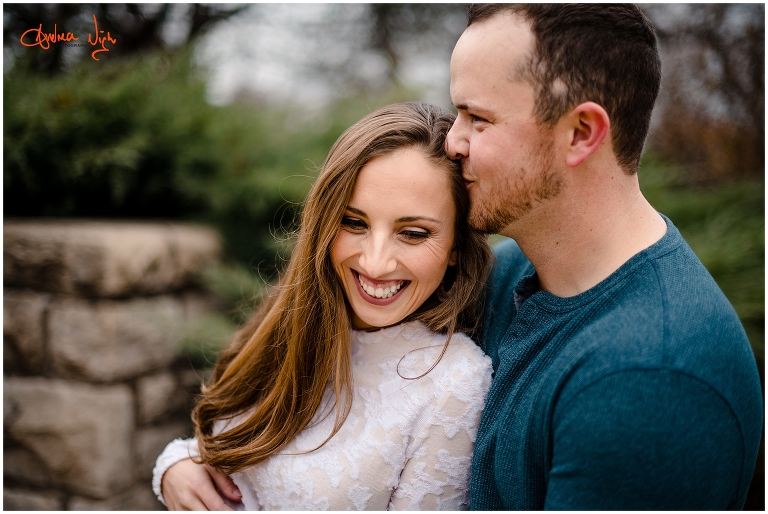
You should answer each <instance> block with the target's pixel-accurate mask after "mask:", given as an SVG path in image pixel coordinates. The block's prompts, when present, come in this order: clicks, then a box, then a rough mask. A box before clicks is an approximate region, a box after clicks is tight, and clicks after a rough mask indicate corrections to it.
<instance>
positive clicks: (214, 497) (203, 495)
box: [200, 489, 233, 510]
mask: <svg viewBox="0 0 768 514" xmlns="http://www.w3.org/2000/svg"><path fill="white" fill-rule="evenodd" d="M200 499H201V500H202V502H203V504H205V505H204V507H203V510H233V509H232V507H230V506H229V505H227V504H226V503H224V500H223V499H222V498H221V496H219V493H217V492H216V491H211V489H205V490H203V491H200Z"/></svg>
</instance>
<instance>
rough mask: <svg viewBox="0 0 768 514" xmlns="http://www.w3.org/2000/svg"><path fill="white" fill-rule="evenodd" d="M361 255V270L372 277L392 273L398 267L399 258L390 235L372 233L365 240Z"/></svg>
mask: <svg viewBox="0 0 768 514" xmlns="http://www.w3.org/2000/svg"><path fill="white" fill-rule="evenodd" d="M362 250H363V251H362V253H361V255H360V259H359V264H360V267H361V268H362V269H361V270H360V271H362V272H363V273H365V274H366V275H368V276H369V277H371V278H379V277H383V276H385V275H386V274H387V273H392V272H393V271H395V269H396V268H397V260H396V258H395V252H394V249H393V248H392V243H391V241H390V240H389V238H388V237H385V236H380V235H372V236H371V237H368V238H366V240H365V242H363V249H362Z"/></svg>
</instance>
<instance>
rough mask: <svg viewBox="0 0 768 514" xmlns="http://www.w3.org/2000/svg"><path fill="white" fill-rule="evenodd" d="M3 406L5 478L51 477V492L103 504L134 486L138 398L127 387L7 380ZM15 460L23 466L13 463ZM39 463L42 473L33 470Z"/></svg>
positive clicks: (41, 379)
mask: <svg viewBox="0 0 768 514" xmlns="http://www.w3.org/2000/svg"><path fill="white" fill-rule="evenodd" d="M3 402H4V411H6V412H8V414H7V415H6V417H5V418H4V420H3V425H4V433H5V435H6V440H7V441H9V442H10V443H11V446H10V447H6V448H5V449H4V450H5V452H4V454H5V455H4V466H3V472H4V475H5V477H7V478H12V479H16V480H18V481H24V480H25V479H29V478H30V477H29V474H36V475H38V476H40V477H42V476H44V475H46V474H47V475H48V480H50V485H51V486H54V487H64V488H66V489H68V490H71V491H73V492H76V493H80V494H84V495H86V496H90V497H93V498H104V499H105V498H109V497H110V495H111V494H112V493H114V492H115V491H121V490H124V489H126V488H127V487H128V486H129V485H130V484H131V483H132V480H133V473H132V470H131V466H130V463H131V459H132V455H131V440H132V436H133V430H134V427H133V417H134V416H133V395H132V392H131V389H130V388H129V387H128V386H127V385H123V384H120V385H112V386H93V385H89V384H79V383H74V382H67V381H64V380H59V379H44V378H39V377H35V378H22V377H6V378H5V379H4V381H3ZM5 404H9V405H10V407H8V408H7V409H6V406H5ZM8 454H10V458H11V461H9V455H8ZM14 455H15V456H16V458H19V459H21V461H20V462H18V463H16V462H13V458H14ZM24 459H26V462H25V461H24ZM35 463H37V465H38V466H39V467H38V470H37V473H34V470H30V469H28V468H29V466H30V465H32V464H35ZM17 464H20V465H17ZM20 470H21V471H20Z"/></svg>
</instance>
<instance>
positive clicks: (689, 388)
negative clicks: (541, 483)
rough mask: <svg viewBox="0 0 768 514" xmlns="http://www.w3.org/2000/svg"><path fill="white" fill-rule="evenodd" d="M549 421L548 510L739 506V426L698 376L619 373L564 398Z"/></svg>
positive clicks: (666, 372)
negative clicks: (550, 443)
mask: <svg viewBox="0 0 768 514" xmlns="http://www.w3.org/2000/svg"><path fill="white" fill-rule="evenodd" d="M552 422H553V440H552V448H551V454H550V455H551V456H552V461H551V468H550V472H549V480H548V484H547V492H546V500H545V509H552V510H571V509H577V510H625V509H629V510H705V509H711V508H713V507H714V508H715V509H722V510H725V509H734V508H739V506H740V502H743V499H740V498H737V497H736V496H737V493H736V491H738V489H739V487H738V486H739V481H740V480H742V479H743V478H742V477H741V474H742V469H743V466H744V459H745V451H744V443H743V439H742V432H741V427H740V425H739V422H738V420H737V418H736V417H735V415H734V413H733V411H732V410H731V408H730V406H729V405H728V403H727V402H726V401H725V400H724V399H723V398H722V396H720V395H719V394H718V393H717V392H716V391H715V390H713V389H712V388H711V387H710V386H709V385H707V384H705V383H703V382H701V381H700V380H699V379H697V378H695V377H691V376H690V375H686V374H683V373H680V372H676V371H672V370H659V369H653V370H629V371H621V372H616V373H613V374H611V375H608V376H605V377H603V378H601V379H599V380H597V381H595V382H593V383H591V384H590V385H588V386H586V387H584V388H583V389H582V390H581V391H579V392H577V393H576V394H574V395H572V396H569V398H568V399H567V400H564V403H563V404H562V405H558V406H557V407H556V409H555V413H554V417H553V420H552ZM747 480H748V478H747Z"/></svg>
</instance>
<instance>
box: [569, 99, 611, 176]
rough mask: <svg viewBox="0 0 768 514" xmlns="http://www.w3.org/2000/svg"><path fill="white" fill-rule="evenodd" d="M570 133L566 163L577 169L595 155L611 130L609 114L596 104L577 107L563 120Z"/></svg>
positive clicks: (585, 103)
mask: <svg viewBox="0 0 768 514" xmlns="http://www.w3.org/2000/svg"><path fill="white" fill-rule="evenodd" d="M562 121H563V122H564V123H565V128H566V130H567V131H568V134H567V138H568V148H567V150H566V156H565V163H566V164H567V165H568V166H570V167H572V168H575V167H576V166H579V165H580V164H581V163H583V162H584V161H585V160H586V159H587V157H589V156H590V155H592V154H593V153H595V152H596V151H597V150H598V149H599V148H600V145H601V144H602V143H603V140H605V137H606V136H607V135H608V132H609V131H610V128H611V120H610V118H609V117H608V113H607V112H605V109H603V108H602V106H600V105H599V104H597V103H595V102H584V103H582V104H579V105H577V106H576V107H575V108H574V109H573V110H571V112H569V113H568V114H566V115H565V117H564V119H563V120H562Z"/></svg>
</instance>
